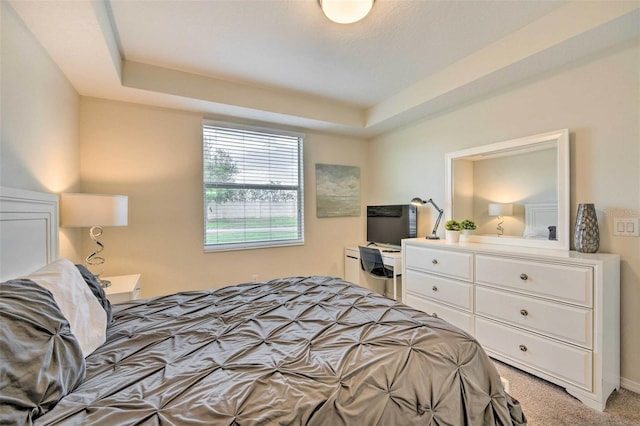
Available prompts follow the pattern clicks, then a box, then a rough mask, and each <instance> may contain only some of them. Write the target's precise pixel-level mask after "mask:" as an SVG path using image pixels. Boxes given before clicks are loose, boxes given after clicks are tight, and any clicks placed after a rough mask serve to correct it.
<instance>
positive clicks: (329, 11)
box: [318, 0, 375, 24]
mask: <svg viewBox="0 0 640 426" xmlns="http://www.w3.org/2000/svg"><path fill="white" fill-rule="evenodd" d="M374 1H375V0H318V3H320V7H321V8H322V11H323V12H324V14H325V15H326V16H327V18H329V19H331V20H332V21H333V22H337V23H338V24H352V23H354V22H357V21H359V20H361V19H362V18H364V17H365V16H367V15H368V14H369V12H370V11H371V8H372V7H373V2H374Z"/></svg>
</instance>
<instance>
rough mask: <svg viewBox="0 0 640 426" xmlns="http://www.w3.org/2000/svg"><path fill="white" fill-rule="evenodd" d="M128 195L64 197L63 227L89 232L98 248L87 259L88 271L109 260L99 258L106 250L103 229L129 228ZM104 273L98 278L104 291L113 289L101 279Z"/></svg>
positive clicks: (72, 195) (107, 282)
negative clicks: (89, 268)
mask: <svg viewBox="0 0 640 426" xmlns="http://www.w3.org/2000/svg"><path fill="white" fill-rule="evenodd" d="M127 205H128V197H127V196H126V195H101V194H62V195H61V197H60V226H64V227H69V228H88V227H90V228H91V229H90V230H89V236H90V237H91V239H92V240H93V241H94V242H95V243H96V245H97V246H98V248H97V249H96V250H95V251H94V252H93V253H91V254H90V255H89V256H87V258H86V259H85V263H86V265H87V267H89V266H99V265H102V264H104V262H105V258H104V257H102V256H98V254H99V253H100V252H101V251H102V250H103V249H104V244H102V243H101V242H100V241H98V237H100V236H101V235H102V232H103V230H102V227H103V226H127ZM102 272H103V270H101V271H100V272H99V273H98V274H96V277H98V279H99V280H100V283H101V284H102V287H109V286H110V285H111V283H110V282H109V281H105V280H102V279H100V275H101V274H102Z"/></svg>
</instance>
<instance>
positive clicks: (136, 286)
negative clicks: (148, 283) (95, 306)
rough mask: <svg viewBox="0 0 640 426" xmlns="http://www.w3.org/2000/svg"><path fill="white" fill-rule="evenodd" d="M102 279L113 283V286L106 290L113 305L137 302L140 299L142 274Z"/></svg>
mask: <svg viewBox="0 0 640 426" xmlns="http://www.w3.org/2000/svg"><path fill="white" fill-rule="evenodd" d="M102 279H103V280H106V281H111V285H110V286H109V287H106V288H105V289H104V292H105V294H106V295H107V299H109V302H111V303H121V302H126V301H128V300H136V299H137V298H138V297H140V274H133V275H117V276H113V277H102Z"/></svg>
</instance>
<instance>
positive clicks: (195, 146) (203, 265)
mask: <svg viewBox="0 0 640 426" xmlns="http://www.w3.org/2000/svg"><path fill="white" fill-rule="evenodd" d="M80 105H81V106H80V111H81V113H80V116H81V124H80V139H81V158H82V164H81V175H82V189H83V191H84V192H99V193H114V194H125V195H128V196H129V226H127V227H126V228H106V229H105V234H104V236H103V239H102V240H103V242H104V243H105V245H106V249H105V251H104V252H103V253H104V255H105V257H106V258H107V264H106V265H105V267H106V269H107V271H106V274H125V273H133V272H139V273H141V274H142V275H143V285H142V292H143V296H144V297H150V296H155V295H161V294H168V293H172V292H176V291H181V290H191V289H204V288H216V287H222V286H224V285H229V284H235V283H239V282H247V281H250V280H251V278H252V275H254V274H257V275H258V276H259V279H260V280H265V279H269V278H276V277H282V276H291V275H310V274H319V275H336V276H342V275H343V271H344V246H345V245H346V244H349V243H353V242H359V241H361V240H362V239H363V238H364V225H363V224H364V216H361V217H355V218H354V217H351V218H322V219H319V218H317V217H316V210H315V207H316V206H315V164H316V163H330V164H343V165H352V166H359V167H360V168H361V174H362V182H363V183H364V182H366V176H367V166H366V149H367V145H366V142H365V141H360V140H355V139H350V138H343V137H334V136H326V135H320V134H315V133H307V134H306V138H305V145H304V162H305V164H304V169H305V173H304V179H305V241H306V243H305V245H304V246H294V247H281V248H269V249H255V250H239V251H229V252H218V253H204V252H203V243H202V232H203V231H202V195H201V194H202V138H201V127H200V126H201V120H202V116H201V115H200V114H195V113H189V112H181V111H175V110H169V109H160V108H154V107H147V106H141V105H134V104H127V103H121V102H112V101H105V100H99V99H94V98H82V100H81V103H80ZM363 190H366V188H363ZM89 244H90V242H89V240H88V239H85V246H84V248H83V250H84V251H88V250H90V248H91V247H90V246H89Z"/></svg>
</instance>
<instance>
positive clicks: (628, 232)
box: [613, 218, 640, 237]
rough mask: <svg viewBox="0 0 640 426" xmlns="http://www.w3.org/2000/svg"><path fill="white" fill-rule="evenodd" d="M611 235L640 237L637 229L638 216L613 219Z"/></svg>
mask: <svg viewBox="0 0 640 426" xmlns="http://www.w3.org/2000/svg"><path fill="white" fill-rule="evenodd" d="M613 235H621V236H624V237H640V229H638V218H632V219H630V218H615V219H613Z"/></svg>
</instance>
